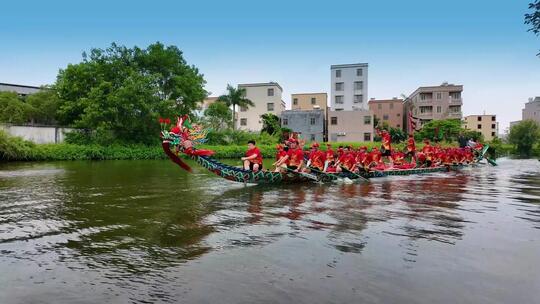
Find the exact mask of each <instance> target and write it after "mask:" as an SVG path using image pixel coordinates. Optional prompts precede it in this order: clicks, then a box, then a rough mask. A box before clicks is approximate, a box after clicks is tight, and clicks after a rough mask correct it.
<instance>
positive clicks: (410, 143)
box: [407, 138, 416, 152]
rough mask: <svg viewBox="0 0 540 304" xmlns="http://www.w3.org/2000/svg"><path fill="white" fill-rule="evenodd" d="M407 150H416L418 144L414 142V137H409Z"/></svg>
mask: <svg viewBox="0 0 540 304" xmlns="http://www.w3.org/2000/svg"><path fill="white" fill-rule="evenodd" d="M407 151H409V152H414V151H416V145H415V143H414V138H409V139H408V141H407Z"/></svg>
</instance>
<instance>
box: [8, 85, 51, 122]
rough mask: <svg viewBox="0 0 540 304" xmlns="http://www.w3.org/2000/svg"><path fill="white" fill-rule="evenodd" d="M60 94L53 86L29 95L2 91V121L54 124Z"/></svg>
mask: <svg viewBox="0 0 540 304" xmlns="http://www.w3.org/2000/svg"><path fill="white" fill-rule="evenodd" d="M57 109H58V95H57V94H56V92H55V91H54V90H53V89H52V88H44V89H43V90H42V91H40V92H37V93H34V94H31V95H28V96H26V97H22V96H18V95H17V93H15V92H0V122H5V123H11V124H26V123H32V124H34V123H35V124H54V123H55V122H56V120H55V118H56V111H57Z"/></svg>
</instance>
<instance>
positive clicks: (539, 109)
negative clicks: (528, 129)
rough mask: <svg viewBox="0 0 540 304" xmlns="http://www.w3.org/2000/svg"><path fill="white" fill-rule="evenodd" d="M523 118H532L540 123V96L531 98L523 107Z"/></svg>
mask: <svg viewBox="0 0 540 304" xmlns="http://www.w3.org/2000/svg"><path fill="white" fill-rule="evenodd" d="M522 118H523V120H526V119H532V120H534V121H536V122H537V123H539V124H540V97H536V98H534V99H532V98H531V99H530V100H529V102H527V103H526V104H525V108H524V109H523V115H522Z"/></svg>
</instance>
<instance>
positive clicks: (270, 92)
mask: <svg viewBox="0 0 540 304" xmlns="http://www.w3.org/2000/svg"><path fill="white" fill-rule="evenodd" d="M267 93H268V96H274V89H272V88H270V89H268V92H267Z"/></svg>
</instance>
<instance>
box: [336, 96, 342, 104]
mask: <svg viewBox="0 0 540 304" xmlns="http://www.w3.org/2000/svg"><path fill="white" fill-rule="evenodd" d="M336 103H339V104H342V103H343V96H342V95H336Z"/></svg>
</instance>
